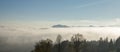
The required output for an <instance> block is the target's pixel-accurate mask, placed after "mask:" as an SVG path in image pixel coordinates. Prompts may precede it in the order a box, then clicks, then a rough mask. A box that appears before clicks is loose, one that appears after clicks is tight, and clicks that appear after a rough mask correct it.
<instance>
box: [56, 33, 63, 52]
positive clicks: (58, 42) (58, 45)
mask: <svg viewBox="0 0 120 52" xmlns="http://www.w3.org/2000/svg"><path fill="white" fill-rule="evenodd" d="M61 39H62V36H61V35H58V36H57V38H56V43H57V48H58V49H57V50H58V52H61Z"/></svg>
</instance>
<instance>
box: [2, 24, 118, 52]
mask: <svg viewBox="0 0 120 52" xmlns="http://www.w3.org/2000/svg"><path fill="white" fill-rule="evenodd" d="M77 33H79V34H82V35H83V36H84V38H85V39H87V40H89V41H90V40H99V38H100V37H103V38H106V37H108V39H111V38H112V39H116V38H117V37H119V36H120V27H71V28H50V27H49V28H47V29H44V28H41V27H35V26H8V25H1V26H0V52H30V51H31V50H32V49H33V48H34V45H35V43H36V42H38V41H39V40H41V39H46V38H49V39H52V40H53V41H54V42H55V39H56V36H57V35H58V34H60V35H62V39H63V40H70V38H71V37H72V36H73V35H74V34H77Z"/></svg>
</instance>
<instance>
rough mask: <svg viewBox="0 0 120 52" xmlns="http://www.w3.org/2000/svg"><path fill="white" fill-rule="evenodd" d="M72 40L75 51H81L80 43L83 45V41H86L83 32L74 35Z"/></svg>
mask: <svg viewBox="0 0 120 52" xmlns="http://www.w3.org/2000/svg"><path fill="white" fill-rule="evenodd" d="M71 41H72V43H73V48H74V50H75V52H80V45H82V42H83V41H84V38H83V36H82V34H75V35H73V36H72V38H71Z"/></svg>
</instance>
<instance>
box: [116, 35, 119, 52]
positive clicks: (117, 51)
mask: <svg viewBox="0 0 120 52" xmlns="http://www.w3.org/2000/svg"><path fill="white" fill-rule="evenodd" d="M115 45H116V52H120V37H119V38H118V39H117V40H116V43H115Z"/></svg>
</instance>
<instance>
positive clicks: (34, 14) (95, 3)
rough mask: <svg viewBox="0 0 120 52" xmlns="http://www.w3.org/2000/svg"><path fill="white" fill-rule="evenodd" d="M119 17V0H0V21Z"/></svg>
mask: <svg viewBox="0 0 120 52" xmlns="http://www.w3.org/2000/svg"><path fill="white" fill-rule="evenodd" d="M114 18H120V0H0V21H61V20H99V19H100V20H108V19H114Z"/></svg>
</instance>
